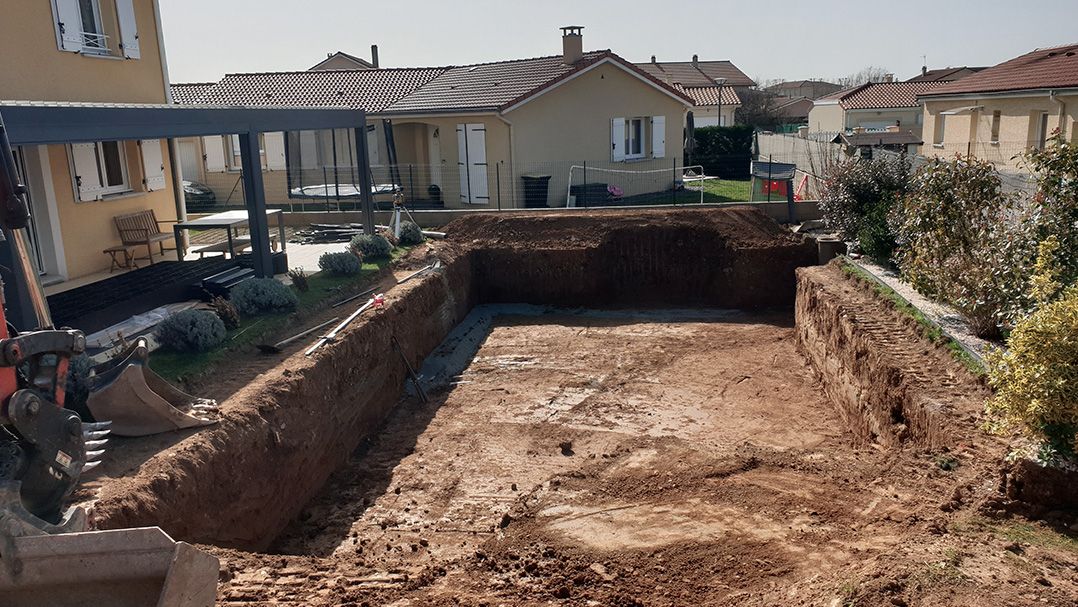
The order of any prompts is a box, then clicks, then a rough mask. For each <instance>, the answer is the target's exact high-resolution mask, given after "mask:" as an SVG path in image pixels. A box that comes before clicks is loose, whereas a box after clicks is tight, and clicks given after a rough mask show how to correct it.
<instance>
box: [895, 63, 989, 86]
mask: <svg viewBox="0 0 1078 607" xmlns="http://www.w3.org/2000/svg"><path fill="white" fill-rule="evenodd" d="M986 69H988V68H986V67H966V66H962V67H944V68H940V69H936V70H927V71H925V72H924V73H921V74H917V75H916V76H914V77H913V78H910V79H909V80H907V81H906V82H950V81H952V80H960V79H962V78H965V77H967V76H969V75H971V74H975V73H977V72H979V71H982V70H986Z"/></svg>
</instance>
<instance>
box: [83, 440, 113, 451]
mask: <svg viewBox="0 0 1078 607" xmlns="http://www.w3.org/2000/svg"><path fill="white" fill-rule="evenodd" d="M107 444H109V441H107V440H88V441H86V449H87V450H94V449H103V448H104V447H105V445H107Z"/></svg>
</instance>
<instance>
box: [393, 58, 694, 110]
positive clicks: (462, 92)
mask: <svg viewBox="0 0 1078 607" xmlns="http://www.w3.org/2000/svg"><path fill="white" fill-rule="evenodd" d="M604 59H611V60H613V61H615V62H618V63H621V64H622V65H624V66H625V67H627V68H628V69H631V70H637V68H636V67H635V66H633V64H631V63H629V62H628V61H625V60H624V59H622V58H621V57H618V56H617V55H615V54H614V53H611V52H610V51H589V52H587V53H584V56H583V58H582V59H581V60H580V61H577V62H576V63H574V64H572V65H566V64H565V63H564V61H563V60H562V56H561V55H555V56H551V57H537V58H534V59H518V60H514V61H498V62H494V63H480V64H476V65H465V66H460V67H451V68H447V69H446V70H445V71H444V72H443V73H441V74H439V75H438V77H436V78H434V79H432V80H431V81H430V82H427V83H426V84H424V85H423V86H421V87H419V88H417V89H416V90H415V91H413V92H411V93H410V94H408V95H406V96H404V97H403V98H401V99H399V100H397V101H396V102H394V103H392V104H391V105H389V106H388V107H386V108H385V111H386V112H387V113H419V112H454V111H482V110H491V111H494V110H502V109H505V108H507V107H509V106H511V105H513V104H515V103H517V102H519V101H523V100H524V99H526V98H528V97H529V96H531V95H533V94H535V93H538V92H539V91H542V90H543V89H546V88H548V87H550V86H552V85H554V84H556V83H558V82H559V81H561V80H563V79H564V78H566V77H568V76H570V75H571V74H573V73H575V72H578V71H580V70H582V69H585V68H587V67H589V66H591V65H594V64H595V63H598V62H599V61H602V60H604ZM637 71H639V70H637ZM639 73H640V75H641V76H643V77H645V78H648V79H649V80H651V81H652V82H653V84H655V86H658V87H660V88H665V89H667V90H669V91H670V93H671V94H673V95H677V96H679V97H684V98H685V100H686V101H691V99H689V98H688V97H687V96H685V95H684V94H682V93H680V92H678V91H677V90H675V89H674V88H673V87H670V86H667V85H665V84H664V83H662V82H659V81H656V80H655V79H654V78H650V77H649V76H648V75H647V74H646V73H644V72H639Z"/></svg>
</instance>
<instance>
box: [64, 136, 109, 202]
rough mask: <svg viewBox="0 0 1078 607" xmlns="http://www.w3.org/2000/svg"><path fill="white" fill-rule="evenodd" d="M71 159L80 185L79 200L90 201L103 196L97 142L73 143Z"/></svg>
mask: <svg viewBox="0 0 1078 607" xmlns="http://www.w3.org/2000/svg"><path fill="white" fill-rule="evenodd" d="M71 161H72V164H74V165H75V185H76V186H77V187H78V192H79V200H82V201H90V200H97V199H99V198H101V191H102V190H103V189H104V188H103V187H102V185H101V172H100V171H99V170H98V167H97V144H95V143H73V144H71Z"/></svg>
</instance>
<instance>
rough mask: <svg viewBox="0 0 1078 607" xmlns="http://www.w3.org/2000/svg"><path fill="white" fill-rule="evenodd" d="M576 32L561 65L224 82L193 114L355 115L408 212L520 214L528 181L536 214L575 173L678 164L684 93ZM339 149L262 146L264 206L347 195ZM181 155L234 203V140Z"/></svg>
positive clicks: (538, 61)
mask: <svg viewBox="0 0 1078 607" xmlns="http://www.w3.org/2000/svg"><path fill="white" fill-rule="evenodd" d="M581 29H582V28H580V27H577V26H573V27H567V28H563V36H562V53H561V54H559V55H553V56H547V57H538V58H533V59H518V60H511V61H497V62H491V63H481V64H475V65H465V66H451V67H436V68H395V69H363V70H328V71H306V72H271V73H261V74H230V75H228V76H226V77H225V78H224V79H222V80H221V81H220V82H219V83H217V84H216V85H215V86H213V87H211V88H210V89H208V90H205V91H203V92H202V93H201V94H200V95H199V96H198V97H197V98H196V99H195V100H194V102H195V103H213V104H218V105H258V106H267V105H268V106H279V107H312V106H313V107H355V108H364V109H365V110H366V111H367V112H368V117H369V122H368V127H367V128H368V147H369V148H370V149H371V152H370V156H371V163H372V165H376V166H374V168H373V170H374V173H375V175H374V182H375V184H376V186H377V185H381V186H382V187H383V189H385V190H386V191H387V192H391V191H392V190H393V189H396V188H400V189H403V191H404V194H405V195H406V197H407V199H408V200H409V201H413V202H415V201H422V202H425V203H428V204H436V205H442V206H445V207H448V208H460V207H465V206H478V207H487V208H498V207H501V208H515V207H523V206H525V197H524V185H523V184H524V181H525V180H524V177H525V176H527V177H537V178H539V179H540V180H541V181H540V182H542V181H543V180H544V178H547V177H549V179H545V182H546V186H547V187H546V189H545V191H544V192H542V193H543V194H545V198H546V204H548V205H550V206H564V205H565V204H566V203H567V197H568V191H569V190H568V186H569V175H570V169H571V167H573V166H581V165H584V164H587V166H588V167H589V168H618V169H620V170H628V171H646V170H655V169H671V168H673V167H674V166H675V164H676V165H679V166H680V164H681V143H682V135H683V133H682V130H683V125H684V124H685V116H686V113H687V112H688V111H690V110H692V109H693V108H694V101H693V99H692V98H691V97H690V96H688V95H687V94H686V93H684V92H682V91H681V90H678V89H677V88H675V87H673V86H672V85H668V84H666V83H665V82H663V81H661V80H659V79H656V78H654V77H652V76H650V75H649V74H648V73H647V72H645V71H644V70H641V69H639V68H638V67H637V66H635V65H633V64H632V63H630V62H628V61H626V60H625V59H622V58H621V57H619V56H618V55H616V54H614V53H612V52H610V51H608V50H604V51H589V52H584V51H583V37H582V33H581ZM348 137H350V134H349V133H340V134H335V133H314V132H309V133H308V132H302V133H288V134H287V135H284V134H267V135H266V137H265V140H264V146H263V156H264V158H263V171H264V173H265V175H264V181H265V184H266V199H267V202H269V203H270V204H274V205H288V204H290V203H295V202H299V201H302V200H303V199H304V197H305V196H307V195H309V193H310V192H312V191H314V192H317V193H321V194H323V195H324V194H325V193H326V192H327V191H328V193H329V195H330V197H331V198H332V197H334V196H336V193H337V192H338V191H339V188H338V186H337V185H335V184H354V183H356V182H357V180H356V179H355V177H354V175H351V174H349V173H348V171H349V170H352V171H354V162H353V159H352V158H351V157H350V156H349V155H348V154H349V151H348V150H349V146H350V145H352V144H351V143H349V140H348ZM181 146H186V147H187V148H188V149H189V152H187V153H186V154H185V153H184V152H183V151H182V149H181V159H185V158H186V159H187V160H184V162H183V171H184V175H185V176H189V175H193V174H198V175H199V177H200V178H201V180H202V181H204V182H205V183H207V184H208V185H210V186H211V187H212V188H213V189H214V191H215V192H216V193H217V197H218V200H219V202H223V201H225V200H227V199H229V197H231V201H230V202H234V201H235V200H236V196H238V195H239V193H238V192H235V193H234V183H235V181H236V179H237V172H238V166H237V165H236V164H235V163H234V162H233V161H232V157H233V156H234V154H233V152H232V150H233V144H232V142H230V141H229V140H228V138H224V139H221V138H216V139H214V138H203V139H202V140H197V141H187V142H182V143H181ZM200 159H201V161H200ZM192 165H193V166H192ZM609 175H613V174H612V173H611V174H608V176H609ZM671 175H672V173H671V172H665V171H664V172H661V173H660V172H656V173H654V174H652V175H650V176H648V178H646V179H643V178H639V177H636V178H633V179H631V180H629V181H631V184H629V183H626V184H624V185H625V187H622V188H621V189H622V190H623V193H624V195H625V196H632V195H635V194H642V193H646V192H648V191H659V190H664V189H669V188H671V187H672V186H673V185H674V184H673V179H672V177H671ZM188 178H190V177H188ZM581 178H582V177H581V176H580V175H577V176H576V177H575V178H574V179H581ZM611 178H612V177H611ZM589 181H593V179H592V177H591V176H590V175H589ZM325 184H334V185H330V186H328V187H327V186H326V185H325ZM346 189H347V188H346ZM529 192H532V193H534V192H535V190H533V189H531V188H529ZM539 200H540V199H532V200H531V202H532V203H533V204H538V203H539Z"/></svg>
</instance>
